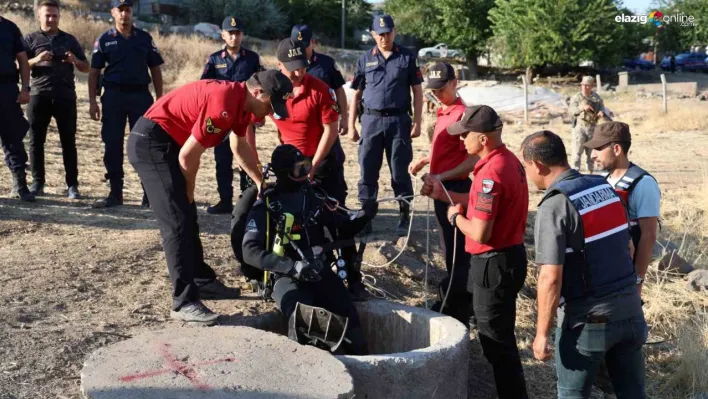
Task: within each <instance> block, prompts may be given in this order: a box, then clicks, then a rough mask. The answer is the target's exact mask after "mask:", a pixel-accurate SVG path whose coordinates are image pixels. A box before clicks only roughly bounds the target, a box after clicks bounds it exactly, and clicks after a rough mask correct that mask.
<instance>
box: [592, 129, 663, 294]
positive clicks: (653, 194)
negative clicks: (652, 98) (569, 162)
mask: <svg viewBox="0 0 708 399" xmlns="http://www.w3.org/2000/svg"><path fill="white" fill-rule="evenodd" d="M631 145H632V134H631V133H630V132H629V125H627V124H626V123H622V122H606V123H603V124H602V125H600V126H598V127H597V129H595V134H594V136H593V139H592V140H590V141H588V142H587V143H585V147H586V148H591V149H592V153H590V157H591V158H592V160H593V162H595V166H597V167H598V168H599V169H600V170H602V171H605V173H607V175H606V176H605V178H606V179H607V182H608V183H610V185H612V187H613V188H614V189H615V191H616V192H617V195H618V196H619V197H620V198H621V199H622V203H623V204H624V206H625V208H626V209H627V215H628V216H629V234H630V235H631V236H632V242H633V243H634V256H633V258H632V260H633V262H634V268H635V270H636V272H637V275H638V276H639V279H640V280H641V282H640V284H639V292H640V293H641V291H642V289H641V288H642V283H643V282H644V277H645V276H646V274H647V270H648V269H649V263H651V261H652V256H653V252H654V243H655V242H656V236H657V230H658V228H659V216H660V215H661V190H660V189H659V183H658V182H657V181H656V179H655V178H654V176H652V175H650V174H649V172H647V171H646V170H644V169H642V168H641V167H639V166H638V165H636V164H634V163H633V162H630V160H629V148H630V147H631Z"/></svg>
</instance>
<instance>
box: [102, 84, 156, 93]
mask: <svg viewBox="0 0 708 399" xmlns="http://www.w3.org/2000/svg"><path fill="white" fill-rule="evenodd" d="M103 87H105V88H106V89H111V90H116V91H120V92H124V93H141V92H149V91H150V89H149V88H148V85H127V84H120V83H112V82H103Z"/></svg>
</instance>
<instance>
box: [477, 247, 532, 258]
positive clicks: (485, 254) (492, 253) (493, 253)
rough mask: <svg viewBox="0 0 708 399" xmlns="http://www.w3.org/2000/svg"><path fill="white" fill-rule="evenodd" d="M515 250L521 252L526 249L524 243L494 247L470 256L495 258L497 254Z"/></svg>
mask: <svg viewBox="0 0 708 399" xmlns="http://www.w3.org/2000/svg"><path fill="white" fill-rule="evenodd" d="M515 251H519V252H521V251H526V249H525V247H524V244H523V243H521V244H516V245H512V246H510V247H505V248H500V249H493V250H491V251H487V252H482V253H481V254H472V255H470V258H472V259H489V258H493V257H495V256H499V255H501V254H509V253H514V252H515Z"/></svg>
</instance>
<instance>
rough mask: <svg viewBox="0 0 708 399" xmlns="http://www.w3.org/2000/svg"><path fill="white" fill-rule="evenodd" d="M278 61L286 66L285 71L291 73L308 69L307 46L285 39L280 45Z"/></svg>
mask: <svg viewBox="0 0 708 399" xmlns="http://www.w3.org/2000/svg"><path fill="white" fill-rule="evenodd" d="M276 53H277V57H278V61H280V62H282V63H283V65H285V69H287V70H288V71H289V72H292V71H295V70H297V69H301V68H307V66H308V61H307V56H306V55H305V46H303V43H302V42H301V41H298V40H293V39H289V38H288V39H285V40H282V41H281V42H280V43H278V49H277V51H276Z"/></svg>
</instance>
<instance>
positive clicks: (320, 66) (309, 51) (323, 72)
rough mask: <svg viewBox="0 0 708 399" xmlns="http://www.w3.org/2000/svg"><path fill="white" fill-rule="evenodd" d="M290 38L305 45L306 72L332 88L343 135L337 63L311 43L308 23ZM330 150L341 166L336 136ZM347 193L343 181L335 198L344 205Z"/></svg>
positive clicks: (341, 79)
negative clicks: (339, 193) (316, 49)
mask: <svg viewBox="0 0 708 399" xmlns="http://www.w3.org/2000/svg"><path fill="white" fill-rule="evenodd" d="M290 38H291V39H292V40H297V41H300V42H302V44H303V46H305V57H307V60H308V61H309V64H308V65H307V73H309V74H310V75H312V76H314V77H316V78H317V79H319V80H321V81H323V82H325V83H327V86H329V88H330V89H332V90H334V94H335V96H336V97H337V108H338V109H339V129H338V132H339V135H340V136H345V135H346V134H347V133H348V132H349V125H348V124H349V116H348V114H349V108H348V107H347V93H346V92H345V91H344V77H343V76H342V73H341V72H340V71H339V69H337V63H336V62H335V61H334V59H333V58H332V57H330V56H328V55H325V54H322V53H318V52H316V51H315V49H314V47H313V46H314V45H313V43H312V40H313V39H312V29H310V27H309V26H308V25H295V26H293V29H292V30H291V32H290ZM332 151H334V153H335V154H336V157H337V162H339V163H340V164H341V165H342V166H343V165H344V161H345V160H346V159H345V158H346V156H345V155H344V150H343V149H342V143H341V141H340V140H339V137H337V141H335V142H334V145H333V146H332ZM346 195H347V183H346V181H345V182H344V198H337V200H338V201H339V202H341V203H342V205H344V202H345V200H346Z"/></svg>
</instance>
